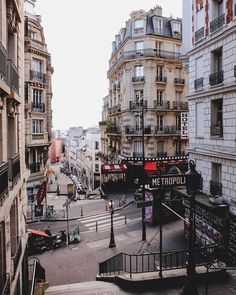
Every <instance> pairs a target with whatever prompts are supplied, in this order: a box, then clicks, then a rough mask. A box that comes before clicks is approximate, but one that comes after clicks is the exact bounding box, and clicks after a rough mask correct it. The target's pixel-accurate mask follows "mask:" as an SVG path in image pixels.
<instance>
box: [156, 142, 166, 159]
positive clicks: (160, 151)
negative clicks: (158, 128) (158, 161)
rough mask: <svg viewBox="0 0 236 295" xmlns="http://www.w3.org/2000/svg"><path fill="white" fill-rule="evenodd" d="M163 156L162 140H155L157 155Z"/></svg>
mask: <svg viewBox="0 0 236 295" xmlns="http://www.w3.org/2000/svg"><path fill="white" fill-rule="evenodd" d="M162 156H164V142H163V141H158V142H157V157H162Z"/></svg>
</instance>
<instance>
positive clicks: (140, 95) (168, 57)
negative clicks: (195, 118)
mask: <svg viewBox="0 0 236 295" xmlns="http://www.w3.org/2000/svg"><path fill="white" fill-rule="evenodd" d="M181 44H182V21H181V19H179V18H177V19H174V18H171V17H169V18H168V17H164V16H163V15H162V8H161V7H159V6H156V7H155V8H153V9H151V10H149V11H148V12H145V11H144V10H139V11H133V12H132V13H131V14H130V19H129V20H128V21H127V22H126V25H125V27H124V28H121V30H120V32H119V33H118V34H117V35H116V36H115V41H113V42H112V53H111V58H110V60H109V70H108V72H107V77H108V79H109V96H108V115H107V117H106V119H105V120H106V135H104V132H103V135H102V140H103V142H102V148H104V150H102V157H101V160H102V161H103V166H102V172H103V173H104V175H106V174H107V173H111V174H113V175H112V178H113V179H114V180H115V179H117V180H118V179H119V178H123V177H124V175H123V174H124V173H125V176H126V181H127V183H133V180H134V178H136V177H139V176H140V175H141V174H142V171H143V170H142V157H143V155H144V158H145V165H146V164H147V163H150V162H152V163H153V165H152V166H153V167H154V170H155V169H156V168H155V167H156V166H157V164H158V163H159V162H160V161H162V160H163V159H165V160H166V159H167V160H168V161H171V160H173V159H178V157H182V158H181V159H184V160H186V159H187V157H186V155H187V154H186V151H187V148H188V131H187V119H188V102H187V99H186V96H187V94H188V75H187V74H188V69H187V67H186V66H185V64H184V63H183V61H182V59H181V51H180V49H181ZM104 126H105V122H104V120H103V121H101V122H100V129H101V130H102V129H104ZM104 139H105V141H107V140H108V142H107V144H108V145H107V148H108V151H106V150H105V148H106V145H105V144H104V143H105V142H104ZM143 140H144V142H143ZM143 146H144V154H143ZM103 154H106V157H104V155H103ZM179 159H180V158H179ZM123 164H125V166H122V165H123ZM109 165H111V166H109ZM114 165H115V166H114ZM119 165H120V166H119ZM105 166H106V167H105ZM150 166H151V165H149V167H150ZM119 171H121V173H120V174H119V173H118V172H119Z"/></svg>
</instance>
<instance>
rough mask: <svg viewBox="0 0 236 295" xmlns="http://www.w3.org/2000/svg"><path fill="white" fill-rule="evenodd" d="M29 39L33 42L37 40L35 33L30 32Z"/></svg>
mask: <svg viewBox="0 0 236 295" xmlns="http://www.w3.org/2000/svg"><path fill="white" fill-rule="evenodd" d="M30 37H31V38H32V39H33V40H37V32H33V31H31V32H30Z"/></svg>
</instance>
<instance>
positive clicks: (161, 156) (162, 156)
mask: <svg viewBox="0 0 236 295" xmlns="http://www.w3.org/2000/svg"><path fill="white" fill-rule="evenodd" d="M157 157H158V158H164V157H167V152H161V153H157Z"/></svg>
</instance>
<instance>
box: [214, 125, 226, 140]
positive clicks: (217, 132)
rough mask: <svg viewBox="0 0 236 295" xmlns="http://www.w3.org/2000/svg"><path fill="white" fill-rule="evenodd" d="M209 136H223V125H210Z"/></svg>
mask: <svg viewBox="0 0 236 295" xmlns="http://www.w3.org/2000/svg"><path fill="white" fill-rule="evenodd" d="M211 136H219V137H223V125H211Z"/></svg>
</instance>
